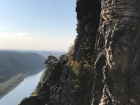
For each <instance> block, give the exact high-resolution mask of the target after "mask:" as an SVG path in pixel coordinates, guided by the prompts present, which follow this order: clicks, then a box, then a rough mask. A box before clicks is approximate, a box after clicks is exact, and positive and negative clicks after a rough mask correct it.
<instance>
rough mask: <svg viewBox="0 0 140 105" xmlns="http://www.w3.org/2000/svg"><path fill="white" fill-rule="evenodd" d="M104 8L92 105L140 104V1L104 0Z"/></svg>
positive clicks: (97, 49)
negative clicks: (139, 46)
mask: <svg viewBox="0 0 140 105" xmlns="http://www.w3.org/2000/svg"><path fill="white" fill-rule="evenodd" d="M101 7H102V8H101V9H102V10H101V19H100V26H99V33H98V36H97V41H96V51H97V55H98V56H97V60H96V63H95V64H96V66H95V70H96V73H97V75H96V81H95V82H96V83H95V87H94V93H93V96H94V97H93V99H92V105H139V104H140V103H139V100H138V99H139V98H140V97H139V95H140V94H139V90H140V88H139V82H138V81H139V76H140V75H139V72H140V71H139V67H140V63H139V62H140V56H139V51H140V49H139V48H138V45H140V42H139V39H140V18H139V14H140V1H139V0H101ZM99 66H100V67H99ZM100 77H102V78H100Z"/></svg>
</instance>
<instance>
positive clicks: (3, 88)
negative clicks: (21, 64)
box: [0, 72, 29, 99]
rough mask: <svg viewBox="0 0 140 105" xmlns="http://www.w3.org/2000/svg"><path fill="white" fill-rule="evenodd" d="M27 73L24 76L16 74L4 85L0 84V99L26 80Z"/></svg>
mask: <svg viewBox="0 0 140 105" xmlns="http://www.w3.org/2000/svg"><path fill="white" fill-rule="evenodd" d="M28 73H29V72H27V73H25V74H17V75H16V76H14V77H12V78H11V79H9V80H8V81H6V82H5V83H2V84H0V99H1V98H2V97H4V96H5V95H7V94H8V93H9V92H10V91H12V90H13V89H14V88H16V87H17V86H18V85H19V84H20V83H21V82H22V81H23V80H24V79H25V78H26V76H27V75H28Z"/></svg>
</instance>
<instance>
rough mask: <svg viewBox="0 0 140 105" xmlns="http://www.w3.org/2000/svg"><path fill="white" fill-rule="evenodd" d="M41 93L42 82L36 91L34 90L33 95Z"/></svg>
mask: <svg viewBox="0 0 140 105" xmlns="http://www.w3.org/2000/svg"><path fill="white" fill-rule="evenodd" d="M41 93H43V89H42V83H41V82H39V83H38V85H37V87H36V89H35V91H34V92H33V95H40V94H41Z"/></svg>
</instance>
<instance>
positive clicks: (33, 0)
mask: <svg viewBox="0 0 140 105" xmlns="http://www.w3.org/2000/svg"><path fill="white" fill-rule="evenodd" d="M75 7H76V0H0V49H26V50H64V51H67V50H68V47H69V46H70V45H71V44H73V43H74V39H75V37H76V35H77V33H76V24H77V20H76V12H75Z"/></svg>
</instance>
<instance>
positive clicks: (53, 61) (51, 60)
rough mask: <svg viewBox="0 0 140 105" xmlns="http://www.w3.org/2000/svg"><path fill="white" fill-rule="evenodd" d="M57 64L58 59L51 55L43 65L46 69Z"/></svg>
mask: <svg viewBox="0 0 140 105" xmlns="http://www.w3.org/2000/svg"><path fill="white" fill-rule="evenodd" d="M57 62H58V59H57V58H56V57H55V56H53V55H50V56H48V58H47V60H45V62H44V64H46V67H47V68H52V67H53V65H54V64H56V63H57Z"/></svg>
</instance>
